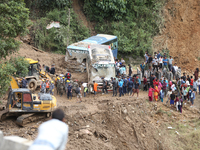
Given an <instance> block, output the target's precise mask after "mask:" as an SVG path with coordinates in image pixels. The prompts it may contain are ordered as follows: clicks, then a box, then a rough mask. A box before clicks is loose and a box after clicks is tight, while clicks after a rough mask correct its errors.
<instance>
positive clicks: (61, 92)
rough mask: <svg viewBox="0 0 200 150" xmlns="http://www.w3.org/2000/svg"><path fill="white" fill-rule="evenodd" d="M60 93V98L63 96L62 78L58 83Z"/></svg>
mask: <svg viewBox="0 0 200 150" xmlns="http://www.w3.org/2000/svg"><path fill="white" fill-rule="evenodd" d="M58 93H59V94H60V97H62V95H63V80H62V77H61V78H60V79H59V81H58Z"/></svg>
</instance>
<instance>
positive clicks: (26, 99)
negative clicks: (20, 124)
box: [8, 88, 33, 112]
mask: <svg viewBox="0 0 200 150" xmlns="http://www.w3.org/2000/svg"><path fill="white" fill-rule="evenodd" d="M8 103H9V111H11V112H12V111H14V112H18V111H23V110H33V100H32V96H31V93H30V90H28V89H22V88H20V89H15V90H12V91H11V92H10V93H9V96H8Z"/></svg>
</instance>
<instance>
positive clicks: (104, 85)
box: [101, 77, 108, 94]
mask: <svg viewBox="0 0 200 150" xmlns="http://www.w3.org/2000/svg"><path fill="white" fill-rule="evenodd" d="M101 79H102V81H103V89H102V90H103V91H102V92H103V93H102V94H104V90H105V91H106V94H108V90H107V81H106V80H105V79H104V77H102V78H101Z"/></svg>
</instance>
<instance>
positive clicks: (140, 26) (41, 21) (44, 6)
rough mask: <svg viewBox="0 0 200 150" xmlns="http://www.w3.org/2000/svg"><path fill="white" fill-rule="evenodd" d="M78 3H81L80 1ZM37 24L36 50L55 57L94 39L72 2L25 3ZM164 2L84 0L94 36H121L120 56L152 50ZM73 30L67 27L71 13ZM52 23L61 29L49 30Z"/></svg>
mask: <svg viewBox="0 0 200 150" xmlns="http://www.w3.org/2000/svg"><path fill="white" fill-rule="evenodd" d="M76 1H78V3H81V4H82V2H81V1H79V0H76ZM25 2H26V7H28V8H29V9H30V11H31V13H30V14H31V15H30V17H31V19H32V20H35V21H34V22H35V23H34V24H33V28H32V29H31V35H32V40H33V41H34V46H36V47H38V48H40V49H42V50H46V51H54V52H56V53H63V54H64V53H65V50H66V45H67V43H66V41H67V38H69V44H71V43H74V42H77V41H80V40H83V39H84V38H87V37H89V36H91V34H90V33H91V31H89V29H88V28H86V27H85V26H84V25H83V23H82V22H81V21H80V20H79V19H78V17H77V16H76V14H75V13H74V11H73V9H72V3H73V1H69V0H62V1H61V0H56V1H50V0H41V1H37V0H32V1H28V0H25ZM163 5H164V0H162V1H160V0H148V1H147V0H117V1H116V0H104V1H100V0H92V1H91V0H84V3H83V10H84V13H85V15H86V17H87V19H88V21H90V22H92V24H94V30H95V33H104V34H112V35H116V36H118V39H119V52H120V53H124V54H132V56H139V55H143V54H144V52H145V51H149V52H150V51H151V50H152V38H153V37H154V36H155V35H156V34H158V32H159V28H160V27H162V24H163V23H162V22H163V20H162V7H163ZM69 8H71V9H70V11H71V13H70V26H68V25H69V24H68V17H69V13H68V9H69ZM51 21H59V22H60V24H61V28H60V29H55V28H52V29H50V30H47V29H46V26H47V24H49V23H50V22H51Z"/></svg>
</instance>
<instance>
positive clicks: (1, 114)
mask: <svg viewBox="0 0 200 150" xmlns="http://www.w3.org/2000/svg"><path fill="white" fill-rule="evenodd" d="M6 114H8V109H5V110H2V111H0V121H3V120H4V119H6Z"/></svg>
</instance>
